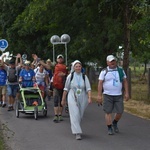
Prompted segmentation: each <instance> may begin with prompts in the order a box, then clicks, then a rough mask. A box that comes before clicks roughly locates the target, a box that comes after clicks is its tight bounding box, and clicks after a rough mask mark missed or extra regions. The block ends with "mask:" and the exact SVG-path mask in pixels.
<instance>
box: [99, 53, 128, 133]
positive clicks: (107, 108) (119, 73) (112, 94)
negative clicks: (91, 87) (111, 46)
mask: <svg viewBox="0 0 150 150" xmlns="http://www.w3.org/2000/svg"><path fill="white" fill-rule="evenodd" d="M106 61H107V68H105V69H103V70H102V71H101V73H100V75H99V83H98V103H99V104H102V93H103V110H104V112H105V120H106V124H107V127H108V135H113V133H114V132H115V133H118V132H119V129H118V125H117V123H118V121H119V120H120V118H121V116H122V113H123V110H124V105H123V99H124V100H126V101H127V100H128V99H129V92H128V83H127V79H126V78H127V77H126V74H125V72H124V70H123V69H122V68H120V67H118V66H117V61H116V58H115V57H114V56H113V55H109V56H107V58H106ZM122 88H123V89H124V91H122ZM123 94H124V97H123ZM112 113H115V116H114V120H113V121H112Z"/></svg>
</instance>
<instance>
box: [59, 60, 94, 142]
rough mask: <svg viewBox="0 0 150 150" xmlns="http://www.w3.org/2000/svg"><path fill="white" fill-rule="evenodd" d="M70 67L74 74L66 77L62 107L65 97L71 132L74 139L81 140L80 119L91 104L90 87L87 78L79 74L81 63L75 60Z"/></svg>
mask: <svg viewBox="0 0 150 150" xmlns="http://www.w3.org/2000/svg"><path fill="white" fill-rule="evenodd" d="M72 65H73V69H74V72H73V73H70V74H69V75H68V77H67V80H66V83H65V87H64V92H63V98H62V105H65V104H66V97H67V101H68V107H69V114H70V122H71V130H72V133H73V134H75V135H76V139H77V140H81V134H82V129H81V119H82V117H83V114H84V111H85V108H86V107H87V105H88V103H91V102H92V100H91V86H90V82H89V79H88V77H87V76H86V75H83V74H82V72H81V69H82V64H81V62H80V61H79V60H76V61H74V62H73V64H72ZM67 93H68V95H67Z"/></svg>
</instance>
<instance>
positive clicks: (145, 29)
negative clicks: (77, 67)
mask: <svg viewBox="0 0 150 150" xmlns="http://www.w3.org/2000/svg"><path fill="white" fill-rule="evenodd" d="M125 4H126V3H125V1H124V0H113V1H112V0H101V1H95V0H61V1H60V0H44V1H41V0H26V1H22V0H1V8H2V9H1V10H0V13H1V16H0V24H1V26H2V28H1V29H0V37H2V38H5V39H7V40H8V42H9V47H8V51H13V52H14V53H18V52H20V53H24V52H25V53H27V54H28V55H31V53H33V52H34V53H37V55H39V56H41V53H42V59H47V57H49V58H50V59H52V44H51V43H50V38H51V36H53V35H59V36H61V35H62V34H64V33H66V34H69V35H70V37H71V41H70V43H69V44H68V56H69V57H68V61H69V62H71V61H73V60H75V59H80V60H81V61H82V62H83V63H84V62H87V61H94V62H97V63H98V64H100V65H102V66H104V65H106V64H105V58H106V56H107V55H108V54H115V53H116V51H117V50H118V46H119V45H122V44H123V43H124V7H125ZM127 4H128V7H129V14H130V15H129V17H130V18H129V19H130V24H129V28H130V30H132V32H131V40H130V44H131V49H132V51H133V54H134V56H135V54H137V55H138V56H141V53H140V50H139V49H142V51H144V52H145V55H146V56H148V55H147V52H148V50H147V49H146V47H147V46H148V45H149V43H148V42H149V39H150V35H149V33H150V32H149V22H150V19H149V16H150V15H149V11H148V10H149V7H148V6H149V5H148V4H147V1H146V0H138V1H137V0H132V1H127ZM8 9H9V11H8ZM10 14H11V15H10ZM141 27H142V28H141ZM57 49H58V50H57V51H56V53H64V50H63V49H64V48H63V47H62V46H58V47H57ZM137 49H138V53H136V52H137ZM143 58H145V57H144V56H143Z"/></svg>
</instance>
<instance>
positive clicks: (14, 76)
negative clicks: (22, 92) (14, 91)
mask: <svg viewBox="0 0 150 150" xmlns="http://www.w3.org/2000/svg"><path fill="white" fill-rule="evenodd" d="M7 79H8V81H9V82H17V81H18V73H17V69H16V68H8V71H7Z"/></svg>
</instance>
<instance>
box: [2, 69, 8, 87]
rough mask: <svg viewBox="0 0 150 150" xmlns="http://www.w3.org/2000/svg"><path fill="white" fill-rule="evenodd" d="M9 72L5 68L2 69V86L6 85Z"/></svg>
mask: <svg viewBox="0 0 150 150" xmlns="http://www.w3.org/2000/svg"><path fill="white" fill-rule="evenodd" d="M6 80H7V72H6V71H5V70H4V69H0V86H4V85H6Z"/></svg>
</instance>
